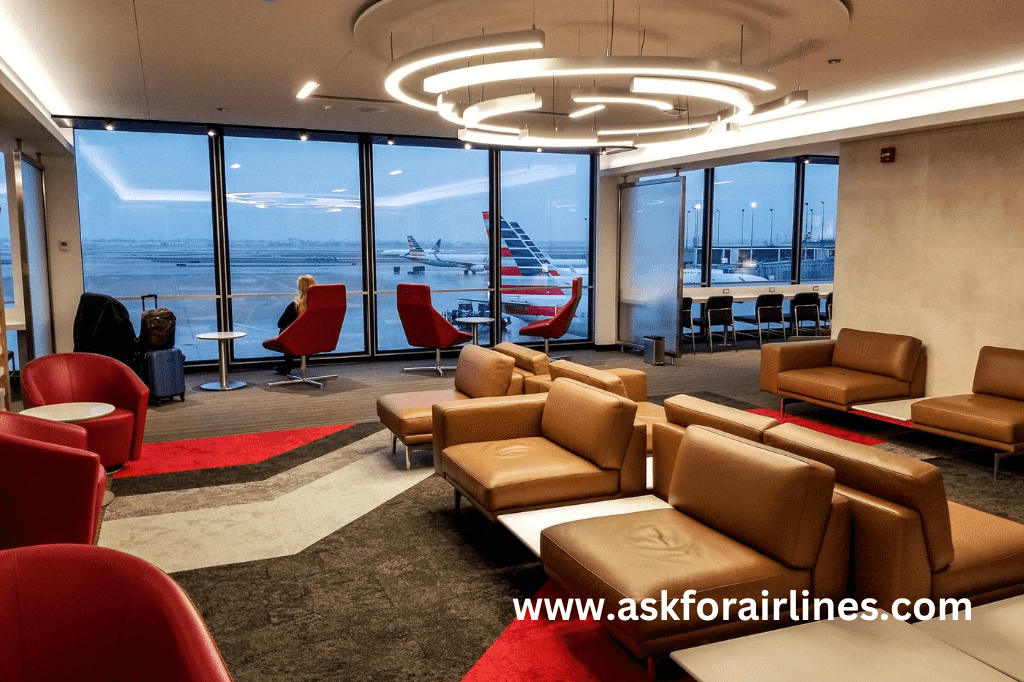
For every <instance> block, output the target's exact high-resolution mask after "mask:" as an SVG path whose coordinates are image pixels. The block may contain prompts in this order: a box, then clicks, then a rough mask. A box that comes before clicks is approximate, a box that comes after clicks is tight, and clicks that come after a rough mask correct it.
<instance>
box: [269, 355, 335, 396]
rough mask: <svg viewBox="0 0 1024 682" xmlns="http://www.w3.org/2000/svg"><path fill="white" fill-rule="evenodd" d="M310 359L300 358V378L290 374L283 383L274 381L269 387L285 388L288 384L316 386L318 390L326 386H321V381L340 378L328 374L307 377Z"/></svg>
mask: <svg viewBox="0 0 1024 682" xmlns="http://www.w3.org/2000/svg"><path fill="white" fill-rule="evenodd" d="M308 357H309V356H308V355H303V356H302V357H301V358H299V376H295V375H294V374H289V375H288V378H287V379H285V380H283V381H272V382H271V383H269V384H267V386H284V385H287V384H309V385H311V386H316V387H317V388H323V387H324V385H323V384H321V383H320V381H322V380H324V379H334V378H336V377H337V376H338V375H337V374H327V375H325V376H320V377H311V376H306V359H307V358H308Z"/></svg>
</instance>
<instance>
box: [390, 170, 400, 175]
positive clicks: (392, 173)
mask: <svg viewBox="0 0 1024 682" xmlns="http://www.w3.org/2000/svg"><path fill="white" fill-rule="evenodd" d="M401 172H402V171H400V170H393V171H391V172H390V173H388V175H398V174H399V173H401Z"/></svg>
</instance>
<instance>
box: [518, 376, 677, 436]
mask: <svg viewBox="0 0 1024 682" xmlns="http://www.w3.org/2000/svg"><path fill="white" fill-rule="evenodd" d="M558 378H566V379H573V380H575V381H579V382H582V383H584V384H587V385H589V386H593V387H595V388H600V389H602V390H605V391H608V392H609V393H614V394H615V395H621V396H624V397H626V398H629V399H630V400H632V401H633V402H635V403H636V423H637V424H642V425H643V426H644V429H646V432H647V452H648V453H650V452H651V448H652V445H653V440H652V435H651V433H652V431H651V429H652V425H653V424H657V423H660V422H664V421H665V408H663V407H662V406H661V405H657V404H655V403H651V402H648V401H647V374H646V373H644V372H642V371H641V370H638V369H628V368H625V367H617V368H614V369H596V368H594V367H587V366H586V365H580V364H577V363H575V362H570V361H568V360H556V361H555V362H552V363H551V364H550V365H549V367H548V376H536V377H527V378H526V379H525V385H524V392H525V393H543V392H544V391H547V390H549V388H550V387H551V383H552V382H553V381H555V380H556V379H558Z"/></svg>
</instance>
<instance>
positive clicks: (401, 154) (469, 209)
mask: <svg viewBox="0 0 1024 682" xmlns="http://www.w3.org/2000/svg"><path fill="white" fill-rule="evenodd" d="M391 141H392V142H394V140H391ZM489 177H490V172H489V167H488V152H487V151H486V150H480V149H468V150H467V149H463V148H462V147H461V146H459V147H453V146H450V145H447V144H445V145H444V146H425V145H424V143H423V142H422V141H415V140H402V139H399V140H397V144H388V140H385V139H383V138H382V139H380V140H379V143H377V144H374V145H373V196H374V202H373V215H374V234H375V239H376V244H375V254H376V259H377V267H376V285H377V287H376V292H375V294H376V301H377V325H376V328H377V348H378V349H379V350H381V351H390V350H396V349H401V348H409V347H410V346H409V344H408V343H407V342H406V338H405V333H404V331H403V329H402V323H401V320H400V319H399V317H398V307H397V296H396V291H397V286H398V284H399V283H400V282H409V283H417V284H427V285H429V286H430V289H431V303H432V304H433V306H434V308H435V309H437V310H438V311H439V312H440V313H441V314H443V315H444V316H445V317H447V318H448V319H449V320H451V321H452V322H454V321H455V320H457V319H458V318H460V317H495V316H494V315H491V313H490V301H491V294H490V289H489V282H490V278H489V272H490V258H489V249H488V244H489V241H488V234H487V221H486V219H485V214H486V213H487V207H488V202H489V197H490V180H489ZM458 326H462V327H463V328H464V330H465V331H469V329H470V327H468V326H466V325H458ZM479 331H480V342H481V343H482V344H487V343H490V340H491V339H490V330H489V328H488V327H487V326H486V325H485V326H482V327H480V330H479Z"/></svg>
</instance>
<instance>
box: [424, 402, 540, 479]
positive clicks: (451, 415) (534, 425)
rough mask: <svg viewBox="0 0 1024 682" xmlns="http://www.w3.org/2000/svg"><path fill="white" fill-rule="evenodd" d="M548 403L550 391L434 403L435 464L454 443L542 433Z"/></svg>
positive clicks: (505, 438)
mask: <svg viewBox="0 0 1024 682" xmlns="http://www.w3.org/2000/svg"><path fill="white" fill-rule="evenodd" d="M545 402H547V394H546V393H542V394H539V395H511V396H500V397H497V398H475V399H472V400H458V401H455V402H452V403H447V404H438V405H434V407H433V427H434V462H435V464H436V463H438V462H440V461H441V452H443V451H444V449H445V448H447V447H450V446H452V445H459V444H461V443H482V442H486V441H492V440H508V439H510V438H526V437H528V436H539V435H540V422H541V417H542V416H543V415H544V404H545Z"/></svg>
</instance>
